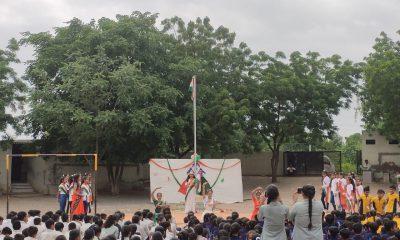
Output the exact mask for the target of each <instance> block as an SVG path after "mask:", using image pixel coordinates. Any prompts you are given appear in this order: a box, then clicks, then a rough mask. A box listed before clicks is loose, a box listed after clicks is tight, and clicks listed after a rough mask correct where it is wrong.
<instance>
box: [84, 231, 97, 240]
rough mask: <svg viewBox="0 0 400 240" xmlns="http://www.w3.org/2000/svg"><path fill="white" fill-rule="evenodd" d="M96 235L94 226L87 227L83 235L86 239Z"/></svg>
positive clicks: (88, 239) (90, 239)
mask: <svg viewBox="0 0 400 240" xmlns="http://www.w3.org/2000/svg"><path fill="white" fill-rule="evenodd" d="M94 236H95V232H94V230H93V229H92V228H88V229H86V231H85V233H84V235H83V239H84V240H92V239H93V238H94Z"/></svg>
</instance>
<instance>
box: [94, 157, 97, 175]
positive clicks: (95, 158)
mask: <svg viewBox="0 0 400 240" xmlns="http://www.w3.org/2000/svg"><path fill="white" fill-rule="evenodd" d="M97 161H98V159H97V153H96V154H94V170H95V171H96V172H97V164H98V162H97Z"/></svg>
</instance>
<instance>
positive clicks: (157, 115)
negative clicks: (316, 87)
mask: <svg viewBox="0 0 400 240" xmlns="http://www.w3.org/2000/svg"><path fill="white" fill-rule="evenodd" d="M156 20H157V15H154V14H149V13H140V12H134V13H132V14H131V15H130V16H122V15H118V16H117V19H116V20H111V19H107V18H102V19H100V20H98V21H97V22H96V21H92V22H90V23H88V24H85V23H83V22H82V21H80V20H79V19H73V20H71V21H70V22H69V24H68V26H66V27H60V28H56V31H55V34H50V33H47V32H45V33H37V34H31V33H25V37H24V39H22V41H21V43H22V44H29V45H32V46H33V47H34V48H35V56H36V58H35V59H34V60H33V61H32V62H31V63H30V65H29V66H28V69H27V71H26V78H27V79H28V80H29V82H30V83H31V85H32V86H33V88H32V91H31V98H30V100H31V105H32V111H31V112H30V114H29V115H28V116H27V125H28V126H29V130H30V131H31V132H33V133H34V135H35V136H38V137H41V138H42V139H43V141H44V143H45V145H46V147H47V148H48V149H50V150H60V151H85V152H94V151H96V150H98V152H99V154H100V157H101V161H102V162H104V163H105V164H106V166H107V169H108V176H109V182H110V183H111V187H112V192H114V193H117V192H118V186H119V182H120V180H121V177H122V174H123V167H124V164H125V163H126V162H128V161H130V162H136V163H137V162H144V161H147V160H148V159H149V158H150V157H155V156H157V157H178V158H181V157H183V156H185V155H186V154H187V153H189V152H190V151H193V128H192V110H193V109H192V102H191V99H190V93H189V91H188V87H189V82H190V79H191V77H192V76H193V75H197V76H198V88H199V93H198V109H197V110H198V148H199V153H200V154H201V155H203V156H210V157H215V156H223V155H225V154H227V153H230V152H234V151H240V150H241V147H242V144H241V143H242V139H243V138H244V136H245V134H244V133H243V131H242V129H241V125H240V124H238V122H239V121H240V119H242V118H243V115H245V114H246V113H247V107H246V101H245V100H236V99H235V98H234V97H232V95H233V92H232V91H231V90H232V89H229V88H228V86H229V82H227V81H228V80H229V79H231V76H232V72H234V71H237V70H236V69H231V64H233V63H235V61H234V59H233V57H232V56H235V54H233V53H232V52H234V51H235V48H234V47H233V42H234V38H233V37H234V34H232V33H229V30H227V29H226V28H224V27H219V28H217V29H214V28H213V27H212V26H211V25H210V23H209V19H208V18H205V19H197V20H196V21H195V22H192V21H190V22H189V23H187V24H185V23H184V22H183V21H182V20H181V19H179V18H173V19H166V20H165V21H163V22H162V24H163V29H157V28H156V26H155V23H156ZM175 30H177V31H175ZM232 62H233V63H232ZM236 62H237V61H236ZM235 79H237V78H235ZM238 81H239V80H238Z"/></svg>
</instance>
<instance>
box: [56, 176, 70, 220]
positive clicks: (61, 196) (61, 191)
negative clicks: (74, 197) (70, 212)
mask: <svg viewBox="0 0 400 240" xmlns="http://www.w3.org/2000/svg"><path fill="white" fill-rule="evenodd" d="M68 180H69V176H68V175H67V176H64V177H62V178H61V180H60V185H58V192H57V199H58V202H59V204H60V211H62V212H65V208H66V206H67V202H68V196H69V194H68Z"/></svg>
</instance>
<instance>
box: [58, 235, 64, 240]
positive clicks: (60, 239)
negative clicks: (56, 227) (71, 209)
mask: <svg viewBox="0 0 400 240" xmlns="http://www.w3.org/2000/svg"><path fill="white" fill-rule="evenodd" d="M55 240H67V238H66V237H65V236H64V235H58V236H57V237H56V239H55Z"/></svg>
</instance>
